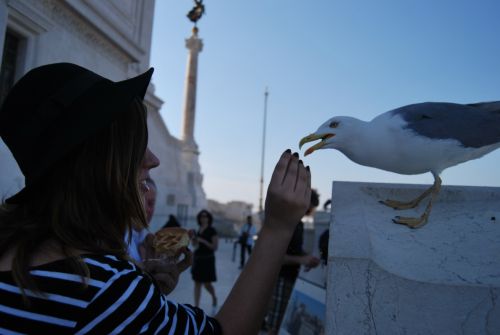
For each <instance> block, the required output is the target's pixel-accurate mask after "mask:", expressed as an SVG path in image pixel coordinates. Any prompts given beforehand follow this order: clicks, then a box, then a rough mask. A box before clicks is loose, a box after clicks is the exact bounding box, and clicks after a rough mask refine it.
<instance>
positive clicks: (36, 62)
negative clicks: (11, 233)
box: [0, 0, 207, 230]
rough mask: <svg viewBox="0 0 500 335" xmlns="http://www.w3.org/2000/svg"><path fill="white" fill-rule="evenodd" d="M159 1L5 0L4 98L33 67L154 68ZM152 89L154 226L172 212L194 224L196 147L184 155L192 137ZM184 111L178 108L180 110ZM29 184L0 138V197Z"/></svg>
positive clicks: (1, 35) (123, 74)
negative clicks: (163, 112)
mask: <svg viewBox="0 0 500 335" xmlns="http://www.w3.org/2000/svg"><path fill="white" fill-rule="evenodd" d="M154 5H155V3H154V0H106V1H102V0H0V55H2V59H1V71H0V103H1V102H2V101H3V98H4V97H5V95H6V92H8V90H9V89H10V88H11V87H12V85H13V84H14V83H15V82H16V80H17V79H19V78H20V77H21V76H22V75H23V74H25V73H26V72H27V71H29V70H30V69H32V68H34V67H37V66H40V65H43V64H49V63H55V62H72V63H76V64H79V65H81V66H84V67H87V68H89V69H92V70H93V71H95V72H96V73H99V74H101V75H103V76H105V77H107V78H110V79H112V80H115V81H117V80H123V79H126V78H128V77H132V76H135V75H138V74H139V73H142V72H144V71H145V70H147V69H148V68H149V59H150V50H151V36H152V28H153V27H152V25H153V13H154ZM152 82H153V84H151V85H150V87H149V89H148V92H147V94H146V98H145V103H146V105H147V107H148V111H149V113H148V127H149V136H150V137H149V146H150V148H151V149H152V151H153V152H154V153H155V154H156V155H157V156H158V157H159V159H160V161H162V162H163V165H161V166H160V167H158V168H156V169H155V170H153V171H152V172H151V175H152V177H153V178H154V180H155V182H156V184H157V187H158V197H157V203H156V209H155V216H154V218H153V222H152V229H153V230H155V229H156V228H158V227H160V226H162V225H163V224H164V223H165V221H166V219H167V217H168V215H169V214H174V215H176V216H177V217H178V218H179V220H180V221H181V222H182V223H183V225H186V226H193V225H194V221H193V218H194V216H195V215H196V213H197V212H198V211H199V210H200V209H201V208H204V207H206V204H207V201H206V196H205V193H204V191H203V187H202V180H203V176H202V174H201V171H200V166H199V164H198V159H197V157H198V156H197V153H196V155H195V156H194V158H193V155H190V156H189V159H186V158H185V156H186V155H185V152H186V147H187V146H189V145H191V143H186V142H185V141H184V140H183V139H177V138H175V137H173V136H172V135H171V134H170V133H169V131H168V128H167V126H166V124H165V123H164V121H163V119H162V118H161V116H160V114H159V110H160V108H161V107H162V104H163V101H162V100H161V99H160V98H159V97H157V96H156V95H155V93H154V75H153V80H152ZM179 112H180V111H179ZM23 185H24V178H23V176H22V174H21V172H20V170H19V168H18V166H17V164H16V162H15V160H14V159H13V158H12V156H11V154H10V152H9V151H8V149H7V147H6V146H5V144H4V143H3V141H1V140H0V197H1V198H6V197H8V196H9V195H11V194H13V193H15V192H17V190H19V189H20V188H21V187H22V186H23Z"/></svg>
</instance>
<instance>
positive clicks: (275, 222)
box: [264, 150, 311, 231]
mask: <svg viewBox="0 0 500 335" xmlns="http://www.w3.org/2000/svg"><path fill="white" fill-rule="evenodd" d="M310 201H311V173H310V171H309V167H304V164H303V163H302V161H301V160H299V155H298V154H297V153H294V154H293V155H292V153H291V151H290V150H287V151H285V152H284V153H283V154H282V155H281V157H280V159H279V161H278V163H277V164H276V167H275V169H274V172H273V175H272V177H271V181H270V183H269V187H268V189H267V196H266V208H265V220H264V225H265V226H266V227H267V228H269V229H273V230H274V229H276V230H286V231H293V229H295V226H296V225H297V223H298V222H299V221H300V220H301V219H302V217H303V216H304V214H305V213H306V211H307V208H308V207H309V203H310Z"/></svg>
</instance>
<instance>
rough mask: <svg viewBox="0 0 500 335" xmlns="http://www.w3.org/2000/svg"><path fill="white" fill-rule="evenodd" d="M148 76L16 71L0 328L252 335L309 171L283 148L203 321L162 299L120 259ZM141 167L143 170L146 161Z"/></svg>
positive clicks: (5, 112) (5, 116)
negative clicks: (254, 239)
mask: <svg viewBox="0 0 500 335" xmlns="http://www.w3.org/2000/svg"><path fill="white" fill-rule="evenodd" d="M151 75H152V69H151V70H149V71H147V72H145V73H144V74H142V75H139V76H137V77H135V78H132V79H128V80H124V81H121V82H112V81H110V80H108V79H106V78H103V77H101V76H99V75H97V74H95V73H93V72H91V71H89V70H87V69H84V68H82V67H80V66H77V65H74V64H69V63H57V64H50V65H45V66H41V67H38V68H35V69H33V70H31V71H30V72H28V73H27V74H26V75H25V76H24V77H23V78H21V79H20V80H19V81H18V83H16V85H15V86H14V87H13V89H12V90H11V91H10V92H9V94H8V96H7V98H6V100H5V102H4V104H3V106H2V109H1V110H0V136H1V137H2V139H3V141H4V142H5V143H6V145H7V146H8V147H9V149H10V151H11V152H12V154H13V156H14V158H15V159H16V161H17V163H18V165H19V167H20V169H21V171H22V172H23V174H24V176H25V185H26V186H25V187H24V188H23V189H22V190H21V191H20V192H18V193H17V194H15V195H14V196H12V197H10V198H8V199H6V200H5V203H3V204H2V205H1V206H0V329H1V331H2V333H8V332H10V333H34V332H36V333H40V334H55V333H57V334H60V333H62V334H64V333H69V334H84V333H85V334H92V333H94V334H108V333H127V334H139V333H141V334H142V333H144V334H149V333H160V334H166V333H174V334H185V333H189V334H198V333H203V334H220V333H222V331H224V333H226V334H255V333H257V332H258V328H259V325H260V323H261V321H262V318H263V316H264V311H265V306H266V303H267V301H268V298H269V295H270V293H271V289H272V285H273V284H274V282H275V280H276V277H277V274H278V270H279V265H280V262H281V259H282V257H283V255H284V253H285V250H286V247H287V245H288V241H289V240H290V238H291V236H292V233H293V229H294V225H295V224H294V222H297V221H298V220H299V219H300V218H301V217H302V215H303V214H304V213H305V211H306V208H307V202H308V199H309V193H310V178H311V176H310V173H309V170H308V168H305V167H304V166H303V164H302V162H301V161H299V159H298V155H297V154H294V155H292V154H291V152H290V151H289V150H287V151H286V152H285V153H283V155H282V156H281V157H280V160H279V161H278V164H277V166H276V168H275V170H274V173H273V176H272V178H271V182H270V185H269V188H268V193H267V198H266V213H265V220H264V221H265V224H264V226H263V228H262V231H261V235H260V238H259V240H258V243H257V245H256V247H255V251H254V253H253V254H252V257H251V258H250V260H249V262H248V263H247V266H246V267H245V270H244V271H243V272H242V274H241V276H240V277H239V279H238V280H237V282H236V284H235V286H234V287H233V289H232V291H231V292H230V294H229V296H228V298H227V299H226V301H225V302H224V304H223V306H222V307H221V309H220V310H219V312H218V313H217V315H216V316H215V318H211V317H208V316H207V315H206V314H205V313H204V312H203V311H202V310H200V309H198V308H196V307H193V306H189V305H181V304H176V303H173V302H171V301H168V300H167V299H166V298H165V296H164V295H163V294H162V293H161V291H160V289H159V288H158V286H157V284H156V283H155V281H154V279H153V278H152V277H151V275H149V274H148V273H146V272H143V271H142V270H141V269H140V268H138V267H136V266H135V265H134V263H133V262H131V261H130V258H129V256H128V254H127V243H126V241H125V238H124V237H125V234H127V233H128V234H129V235H128V236H131V230H132V229H133V227H146V226H147V222H146V215H145V212H144V206H143V200H142V196H141V192H140V185H141V184H142V183H143V182H144V180H145V179H146V177H147V176H148V172H149V170H150V169H151V168H152V167H153V166H152V164H151V163H150V162H149V161H150V160H149V159H147V155H148V152H147V151H146V145H147V127H146V111H145V108H144V105H143V104H142V100H143V97H144V94H145V92H146V88H147V86H148V84H149V81H150V78H151ZM148 162H149V163H148Z"/></svg>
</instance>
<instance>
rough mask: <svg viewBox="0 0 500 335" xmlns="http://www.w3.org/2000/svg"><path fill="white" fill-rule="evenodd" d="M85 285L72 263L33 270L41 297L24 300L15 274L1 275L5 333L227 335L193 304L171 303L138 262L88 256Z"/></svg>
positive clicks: (0, 329) (0, 325) (0, 324)
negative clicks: (87, 273) (14, 276)
mask: <svg viewBox="0 0 500 335" xmlns="http://www.w3.org/2000/svg"><path fill="white" fill-rule="evenodd" d="M83 260H84V261H85V263H86V264H87V266H88V268H89V271H90V277H89V278H87V279H85V278H84V279H85V282H86V284H87V285H82V281H83V280H82V277H81V276H80V275H78V274H76V273H75V271H74V269H73V267H71V264H70V261H69V260H67V259H66V260H60V261H56V262H52V263H48V264H44V265H41V266H37V267H33V268H32V269H31V271H30V272H31V274H32V275H33V276H34V278H35V281H36V283H37V285H38V288H39V290H40V291H41V294H40V293H35V292H31V291H28V290H27V291H26V294H27V296H28V297H29V304H28V305H26V304H25V303H24V301H23V298H22V295H21V290H20V289H19V288H18V287H17V286H16V284H15V282H14V280H13V278H12V272H10V271H8V272H0V334H35V333H36V334H221V333H222V331H221V328H220V325H219V323H218V322H217V320H215V319H213V318H210V317H208V316H207V315H206V314H205V313H204V312H203V311H202V310H201V309H199V308H196V307H193V306H191V305H183V304H176V303H174V302H171V301H168V300H167V299H166V298H165V296H164V295H163V294H161V292H160V289H159V288H158V286H157V285H156V283H155V282H154V280H153V279H152V278H151V277H150V276H149V275H148V274H147V273H144V272H143V271H142V270H140V269H139V268H137V267H136V266H135V265H134V264H133V263H131V262H129V261H126V260H123V259H119V258H117V257H115V256H111V255H84V256H83Z"/></svg>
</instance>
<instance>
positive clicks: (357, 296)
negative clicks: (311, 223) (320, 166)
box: [326, 182, 500, 335]
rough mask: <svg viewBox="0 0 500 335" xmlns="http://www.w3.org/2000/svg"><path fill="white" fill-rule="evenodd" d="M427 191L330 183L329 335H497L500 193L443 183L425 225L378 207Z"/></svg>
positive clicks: (409, 213) (407, 213)
mask: <svg viewBox="0 0 500 335" xmlns="http://www.w3.org/2000/svg"><path fill="white" fill-rule="evenodd" d="M428 186H429V185H403V184H382V183H357V182H334V183H333V187H332V208H331V220H330V240H329V257H328V278H327V282H328V283H327V312H326V313H327V315H326V330H327V334H342V335H348V334H353V335H354V334H355V335H358V334H425V335H429V334H440V335H446V334H500V188H492V187H466V186H443V187H442V189H441V193H440V195H439V197H438V199H437V201H436V202H435V203H434V206H433V209H432V212H431V216H430V219H429V222H428V224H427V225H425V226H423V227H422V228H420V229H409V228H407V227H405V226H401V225H397V224H394V223H392V218H393V217H394V216H395V215H403V216H418V215H420V214H421V213H422V212H423V210H424V209H425V206H426V203H427V202H426V201H424V202H423V203H421V204H420V206H418V207H417V208H416V209H411V210H404V211H395V210H393V209H392V208H389V207H386V206H384V205H382V204H380V203H379V200H385V199H387V198H390V199H397V200H410V199H412V198H414V197H416V196H417V195H418V194H420V193H421V192H422V191H423V190H424V189H425V188H427V187H428Z"/></svg>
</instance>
